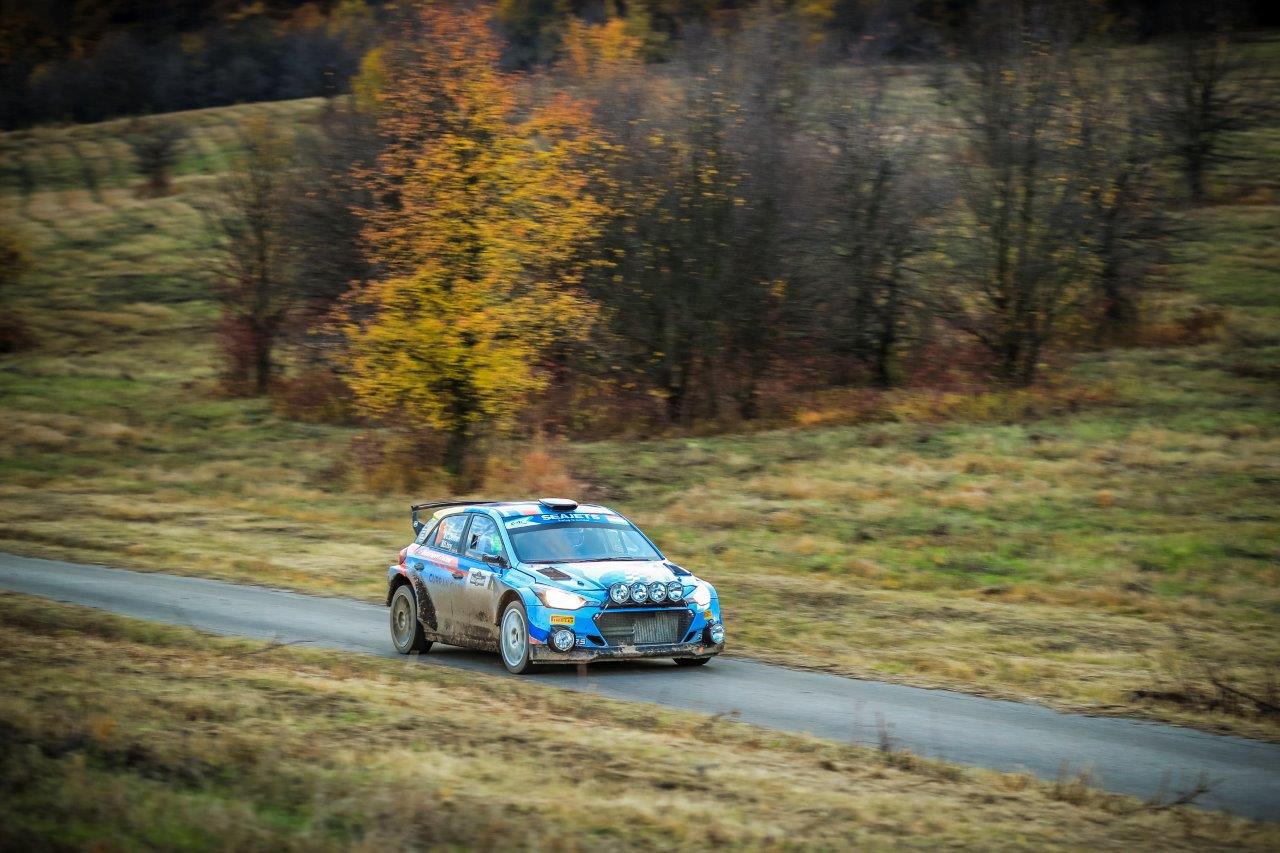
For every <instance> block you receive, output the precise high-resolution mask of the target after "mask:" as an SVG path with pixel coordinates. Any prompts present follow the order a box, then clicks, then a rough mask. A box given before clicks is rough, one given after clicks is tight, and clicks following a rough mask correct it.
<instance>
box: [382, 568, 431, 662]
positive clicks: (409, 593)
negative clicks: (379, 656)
mask: <svg viewBox="0 0 1280 853" xmlns="http://www.w3.org/2000/svg"><path fill="white" fill-rule="evenodd" d="M391 643H392V645H394V646H395V647H396V651H398V652H399V653H400V654H402V655H407V654H412V653H413V652H425V651H428V650H429V649H430V648H431V641H430V640H428V639H427V636H426V634H425V633H423V631H422V622H420V621H419V620H418V599H417V598H416V597H415V596H414V594H413V590H412V589H410V588H409V586H408V584H405V585H403V586H401V587H399V588H398V589H396V592H395V595H393V596H391Z"/></svg>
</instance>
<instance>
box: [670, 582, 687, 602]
mask: <svg viewBox="0 0 1280 853" xmlns="http://www.w3.org/2000/svg"><path fill="white" fill-rule="evenodd" d="M667 598H669V599H671V600H672V601H679V600H680V599H682V598H684V584H682V583H680V581H672V582H671V583H669V584H667Z"/></svg>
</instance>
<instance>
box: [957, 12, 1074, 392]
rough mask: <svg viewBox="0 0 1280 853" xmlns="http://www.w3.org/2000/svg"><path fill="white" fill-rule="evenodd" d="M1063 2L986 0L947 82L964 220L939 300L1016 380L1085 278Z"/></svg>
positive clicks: (1022, 378)
mask: <svg viewBox="0 0 1280 853" xmlns="http://www.w3.org/2000/svg"><path fill="white" fill-rule="evenodd" d="M1069 11H1070V10H1069V8H1068V7H1066V6H1060V5H1058V4H1053V3H1040V2H1035V1H1034V0H1004V1H1003V2H999V0H997V1H996V2H987V3H984V4H983V5H982V6H981V7H980V8H979V9H978V10H977V11H975V13H974V23H973V28H972V30H971V32H970V34H969V44H968V45H967V48H968V53H967V58H966V61H965V62H964V63H963V64H962V65H961V70H960V73H959V79H955V80H952V81H951V83H950V84H949V86H947V87H945V88H944V90H943V91H944V94H945V95H946V96H947V98H948V99H949V100H950V102H951V104H952V105H953V107H954V108H955V111H956V115H957V116H958V118H959V121H960V126H961V130H962V136H961V140H962V143H961V144H962V148H961V150H959V151H957V152H955V154H954V157H953V162H954V165H955V172H956V173H955V180H956V182H957V185H958V188H959V200H960V202H961V203H962V208H961V216H962V219H961V221H960V223H959V226H958V228H957V232H956V234H955V235H954V236H955V238H956V239H955V240H954V241H953V242H952V244H951V247H950V250H951V253H952V255H953V257H954V274H955V276H956V283H957V286H956V287H954V288H949V289H946V290H939V291H938V292H937V296H938V303H937V304H938V306H939V307H940V308H941V310H942V312H943V313H944V315H945V316H946V317H947V318H948V319H949V320H950V321H951V322H952V323H954V324H955V325H956V326H958V327H959V328H960V329H962V330H964V331H966V332H968V333H969V334H971V335H973V336H974V337H975V338H976V339H977V340H978V341H979V342H980V343H981V344H982V345H983V346H984V347H985V348H986V349H987V350H988V351H989V353H990V355H991V357H992V359H993V362H994V368H995V373H996V375H997V377H998V378H1000V379H1002V380H1003V381H1006V382H1009V383H1012V384H1016V385H1027V384H1030V383H1031V382H1032V381H1033V380H1034V379H1035V377H1036V373H1037V371H1038V369H1039V364H1040V360H1041V357H1042V355H1043V354H1044V352H1045V349H1046V347H1047V346H1048V345H1049V344H1050V342H1051V341H1052V340H1053V338H1054V335H1055V334H1056V333H1057V332H1058V331H1059V330H1060V324H1061V321H1062V319H1063V317H1064V315H1066V313H1067V312H1068V311H1069V310H1070V309H1071V308H1072V307H1073V306H1074V305H1076V304H1078V300H1079V298H1080V290H1081V288H1082V287H1083V286H1084V285H1085V282H1086V281H1087V277H1088V273H1087V271H1086V269H1085V267H1084V265H1085V263H1086V261H1087V258H1088V256H1087V252H1086V251H1085V242H1086V236H1087V225H1088V222H1087V215H1086V212H1085V205H1086V194H1087V190H1088V175H1087V169H1086V162H1085V160H1086V157H1087V152H1086V151H1085V149H1084V146H1082V145H1080V144H1079V141H1080V139H1079V134H1080V122H1079V114H1078V110H1079V106H1080V105H1079V102H1078V100H1077V99H1076V97H1075V90H1074V88H1073V86H1072V70H1073V69H1072V62H1073V56H1072V54H1071V51H1070V43H1071V39H1070V33H1071V24H1072V21H1071V20H1070V18H1069V17H1067V15H1068V12H1069Z"/></svg>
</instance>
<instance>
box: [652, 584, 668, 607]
mask: <svg viewBox="0 0 1280 853" xmlns="http://www.w3.org/2000/svg"><path fill="white" fill-rule="evenodd" d="M649 600H650V601H652V602H653V603H654V604H661V603H662V602H664V601H666V600H667V585H666V584H665V583H663V582H662V581H654V582H653V583H651V584H649Z"/></svg>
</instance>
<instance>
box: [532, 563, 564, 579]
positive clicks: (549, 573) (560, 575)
mask: <svg viewBox="0 0 1280 853" xmlns="http://www.w3.org/2000/svg"><path fill="white" fill-rule="evenodd" d="M538 574H540V575H543V576H544V577H548V578H551V580H553V581H567V580H569V578H570V575H567V574H565V573H564V572H562V571H560V570H559V569H557V568H556V567H555V566H547V567H546V568H545V569H538Z"/></svg>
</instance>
